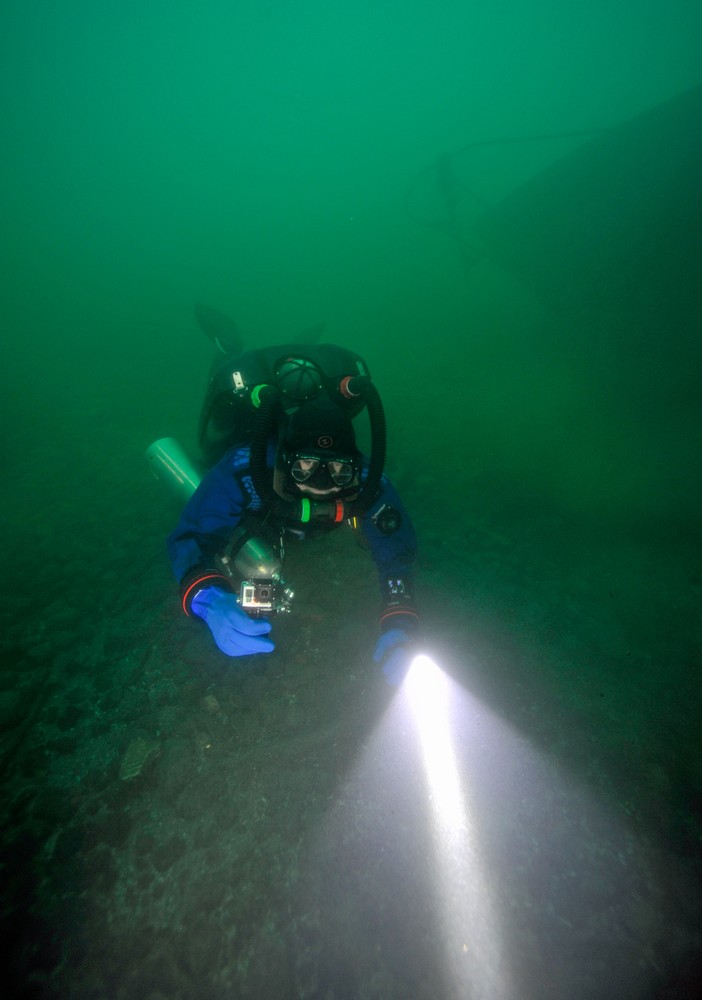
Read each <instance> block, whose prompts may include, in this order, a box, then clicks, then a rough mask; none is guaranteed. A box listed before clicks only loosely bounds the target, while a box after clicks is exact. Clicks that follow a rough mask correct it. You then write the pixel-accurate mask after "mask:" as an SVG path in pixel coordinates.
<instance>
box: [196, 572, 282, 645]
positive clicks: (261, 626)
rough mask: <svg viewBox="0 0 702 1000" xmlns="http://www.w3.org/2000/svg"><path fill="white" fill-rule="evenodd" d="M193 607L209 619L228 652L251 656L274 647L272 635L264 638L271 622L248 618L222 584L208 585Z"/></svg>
mask: <svg viewBox="0 0 702 1000" xmlns="http://www.w3.org/2000/svg"><path fill="white" fill-rule="evenodd" d="M190 609H191V611H192V613H193V614H194V615H197V616H198V618H202V619H203V621H205V622H206V624H207V627H208V628H209V630H210V632H211V633H212V635H213V636H214V641H215V642H216V643H217V645H218V646H219V648H220V649H221V650H222V652H223V653H226V654H227V656H250V655H251V654H252V653H270V652H272V651H273V650H274V649H275V644H274V643H273V642H271V640H270V639H264V638H263V636H265V635H267V633H268V632H270V630H271V623H270V622H267V621H264V620H263V619H261V618H259V619H258V620H255V619H253V618H249V616H248V615H247V614H246V612H245V611H242V610H241V608H240V607H239V605H238V604H237V600H236V597H235V596H234V594H229V593H227V592H226V591H225V590H221V589H220V588H219V587H206V588H205V589H204V590H201V591H200V593H199V594H196V595H195V597H194V598H193V600H192V604H191V605H190Z"/></svg>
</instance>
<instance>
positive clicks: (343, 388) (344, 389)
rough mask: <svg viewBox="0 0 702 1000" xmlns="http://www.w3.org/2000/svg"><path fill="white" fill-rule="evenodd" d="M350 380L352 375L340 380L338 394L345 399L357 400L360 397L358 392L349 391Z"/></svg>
mask: <svg viewBox="0 0 702 1000" xmlns="http://www.w3.org/2000/svg"><path fill="white" fill-rule="evenodd" d="M352 378H353V375H345V376H344V378H342V380H341V382H339V392H340V393H341V395H342V396H344V397H345V398H346V399H358V397H359V396H360V395H361V394H360V392H351V390H350V389H349V382H350V381H351V379H352Z"/></svg>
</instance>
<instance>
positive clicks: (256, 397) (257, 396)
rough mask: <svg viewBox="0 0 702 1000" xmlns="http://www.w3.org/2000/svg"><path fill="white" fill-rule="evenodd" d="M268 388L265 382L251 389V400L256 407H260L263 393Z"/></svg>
mask: <svg viewBox="0 0 702 1000" xmlns="http://www.w3.org/2000/svg"><path fill="white" fill-rule="evenodd" d="M266 388H267V386H266V384H265V382H264V383H262V384H261V385H256V386H254V387H253V389H252V390H251V402H252V404H253V405H254V406H255V407H256V409H258V407H259V406H260V405H261V393H262V392H263V390H264V389H266Z"/></svg>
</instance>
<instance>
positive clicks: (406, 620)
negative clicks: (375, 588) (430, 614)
mask: <svg viewBox="0 0 702 1000" xmlns="http://www.w3.org/2000/svg"><path fill="white" fill-rule="evenodd" d="M386 587H387V589H386V590H385V602H384V604H383V608H382V611H381V612H380V620H379V623H378V624H379V625H380V630H381V632H387V631H388V629H391V628H403V629H410V630H413V629H415V628H417V626H418V625H419V615H418V614H417V608H416V607H415V603H414V598H413V597H412V594H411V593H410V591H409V585H408V583H407V581H405V580H400V579H391V580H387V581H386Z"/></svg>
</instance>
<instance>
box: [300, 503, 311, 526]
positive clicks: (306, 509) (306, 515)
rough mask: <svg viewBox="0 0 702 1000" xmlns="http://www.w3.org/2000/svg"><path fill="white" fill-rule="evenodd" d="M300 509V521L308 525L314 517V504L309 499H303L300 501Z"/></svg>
mask: <svg viewBox="0 0 702 1000" xmlns="http://www.w3.org/2000/svg"><path fill="white" fill-rule="evenodd" d="M300 508H301V509H300V520H301V521H302V523H303V524H307V522H308V521H309V519H310V518H311V516H312V504H311V502H310V501H309V500H308V499H307V497H303V498H302V500H300Z"/></svg>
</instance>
